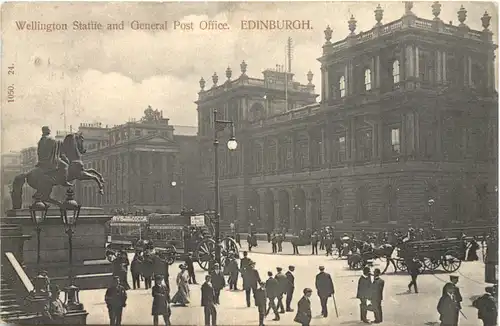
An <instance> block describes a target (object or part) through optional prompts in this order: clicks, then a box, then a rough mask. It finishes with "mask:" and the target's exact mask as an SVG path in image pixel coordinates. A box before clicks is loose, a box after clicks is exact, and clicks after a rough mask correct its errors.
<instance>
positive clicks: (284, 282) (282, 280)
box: [274, 267, 288, 314]
mask: <svg viewBox="0 0 500 326" xmlns="http://www.w3.org/2000/svg"><path fill="white" fill-rule="evenodd" d="M276 271H277V273H276V275H275V276H274V278H275V279H276V281H278V293H277V294H278V295H277V298H278V305H277V307H278V310H279V313H280V314H284V313H285V306H284V305H283V295H284V294H285V293H286V291H287V288H288V279H287V278H286V276H285V275H284V274H283V273H282V271H283V268H281V267H276Z"/></svg>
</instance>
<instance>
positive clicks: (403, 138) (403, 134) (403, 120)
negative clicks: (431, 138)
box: [400, 113, 408, 156]
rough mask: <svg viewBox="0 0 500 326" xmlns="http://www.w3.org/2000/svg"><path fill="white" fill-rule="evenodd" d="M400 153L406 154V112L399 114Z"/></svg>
mask: <svg viewBox="0 0 500 326" xmlns="http://www.w3.org/2000/svg"><path fill="white" fill-rule="evenodd" d="M400 121H401V154H403V155H404V156H406V154H408V151H407V147H406V139H407V137H406V114H405V113H402V114H401V120H400Z"/></svg>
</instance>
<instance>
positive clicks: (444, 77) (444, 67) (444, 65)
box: [441, 51, 447, 83]
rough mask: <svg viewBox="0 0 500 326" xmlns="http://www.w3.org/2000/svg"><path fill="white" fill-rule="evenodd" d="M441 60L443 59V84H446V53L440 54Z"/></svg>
mask: <svg viewBox="0 0 500 326" xmlns="http://www.w3.org/2000/svg"><path fill="white" fill-rule="evenodd" d="M442 54H443V55H442V56H441V58H442V59H443V83H446V81H447V77H446V51H443V52H442Z"/></svg>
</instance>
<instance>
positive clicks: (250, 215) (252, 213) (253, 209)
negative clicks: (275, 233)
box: [248, 205, 257, 223]
mask: <svg viewBox="0 0 500 326" xmlns="http://www.w3.org/2000/svg"><path fill="white" fill-rule="evenodd" d="M256 211H257V210H256V209H255V207H253V206H252V205H250V206H248V215H249V217H250V222H251V223H253V222H254V219H253V217H254V213H255V212H256Z"/></svg>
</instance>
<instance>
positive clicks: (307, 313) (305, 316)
mask: <svg viewBox="0 0 500 326" xmlns="http://www.w3.org/2000/svg"><path fill="white" fill-rule="evenodd" d="M302 292H303V293H304V295H303V296H302V298H300V300H299V302H298V303H297V314H296V315H295V318H294V319H293V321H294V322H296V323H299V324H301V325H302V326H309V324H310V323H311V319H312V312H311V300H310V298H311V295H312V290H311V289H310V288H305V289H304V290H303V291H302Z"/></svg>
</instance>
